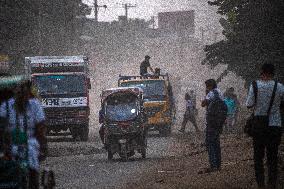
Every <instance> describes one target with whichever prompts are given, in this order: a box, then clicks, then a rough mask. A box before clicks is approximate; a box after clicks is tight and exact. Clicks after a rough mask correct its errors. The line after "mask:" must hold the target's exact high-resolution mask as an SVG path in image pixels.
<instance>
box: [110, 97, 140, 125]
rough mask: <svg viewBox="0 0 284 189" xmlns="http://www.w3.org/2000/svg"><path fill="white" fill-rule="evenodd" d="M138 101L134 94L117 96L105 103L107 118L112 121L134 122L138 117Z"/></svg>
mask: <svg viewBox="0 0 284 189" xmlns="http://www.w3.org/2000/svg"><path fill="white" fill-rule="evenodd" d="M137 111H138V100H137V97H136V96H135V95H133V94H116V95H112V96H110V97H108V98H107V100H106V102H105V112H106V117H107V118H108V119H109V120H112V121H128V120H133V119H135V118H136V116H137V115H138V112H137Z"/></svg>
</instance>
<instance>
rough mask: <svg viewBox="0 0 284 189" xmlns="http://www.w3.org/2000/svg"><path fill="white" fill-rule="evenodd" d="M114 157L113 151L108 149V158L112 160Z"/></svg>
mask: <svg viewBox="0 0 284 189" xmlns="http://www.w3.org/2000/svg"><path fill="white" fill-rule="evenodd" d="M112 158H113V154H112V152H111V150H107V159H108V160H109V161H110V160H112Z"/></svg>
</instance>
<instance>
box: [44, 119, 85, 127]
mask: <svg viewBox="0 0 284 189" xmlns="http://www.w3.org/2000/svg"><path fill="white" fill-rule="evenodd" d="M88 123H89V118H58V119H56V118H47V119H46V125H47V126H48V127H53V126H62V125H86V124H88Z"/></svg>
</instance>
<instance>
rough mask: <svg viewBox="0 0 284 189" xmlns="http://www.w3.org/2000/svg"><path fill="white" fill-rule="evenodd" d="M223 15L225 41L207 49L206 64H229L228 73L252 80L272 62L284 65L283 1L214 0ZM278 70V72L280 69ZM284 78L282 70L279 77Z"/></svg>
mask: <svg viewBox="0 0 284 189" xmlns="http://www.w3.org/2000/svg"><path fill="white" fill-rule="evenodd" d="M208 3H209V4H210V5H212V6H218V7H219V8H218V13H219V14H221V15H223V18H221V19H220V23H221V25H222V26H223V28H224V30H223V34H224V35H225V36H226V39H225V40H222V41H219V42H217V43H215V44H212V45H209V46H206V47H205V52H206V58H205V60H204V61H203V63H204V64H209V65H211V66H213V67H214V66H216V65H218V64H227V65H228V70H229V71H232V72H234V73H236V74H237V75H239V76H242V77H243V78H244V79H245V80H247V81H250V80H252V79H255V78H256V77H257V76H258V72H257V70H256V69H257V68H259V66H260V65H261V64H263V63H264V62H267V61H269V62H272V63H274V64H275V65H276V66H277V68H280V67H281V64H284V63H283V61H284V49H283V48H284V45H283V44H284V12H283V10H284V1H283V0H215V1H210V2H208ZM278 70H279V69H278ZM281 72H282V75H283V72H284V70H283V67H282V70H281V69H280V71H279V73H278V74H281Z"/></svg>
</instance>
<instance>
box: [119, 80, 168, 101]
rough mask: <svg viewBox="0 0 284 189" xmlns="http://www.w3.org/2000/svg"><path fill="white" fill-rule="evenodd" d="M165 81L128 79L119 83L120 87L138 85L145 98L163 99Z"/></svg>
mask: <svg viewBox="0 0 284 189" xmlns="http://www.w3.org/2000/svg"><path fill="white" fill-rule="evenodd" d="M164 83H165V81H163V80H150V81H129V82H124V83H121V86H122V87H139V88H141V89H142V90H143V94H144V95H143V96H144V99H145V100H163V99H164V97H165V95H166V90H165V84H164Z"/></svg>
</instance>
